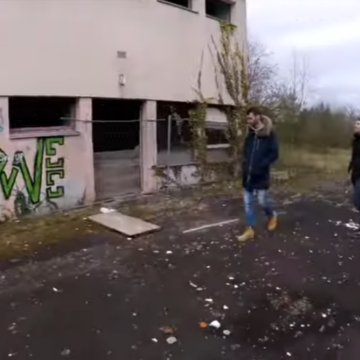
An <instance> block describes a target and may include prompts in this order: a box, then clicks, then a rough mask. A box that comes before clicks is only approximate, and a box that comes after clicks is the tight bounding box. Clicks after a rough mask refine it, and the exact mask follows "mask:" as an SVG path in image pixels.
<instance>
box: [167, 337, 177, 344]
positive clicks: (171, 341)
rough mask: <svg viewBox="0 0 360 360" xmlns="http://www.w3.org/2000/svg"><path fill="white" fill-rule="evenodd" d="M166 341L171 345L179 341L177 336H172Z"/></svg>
mask: <svg viewBox="0 0 360 360" xmlns="http://www.w3.org/2000/svg"><path fill="white" fill-rule="evenodd" d="M166 342H167V343H168V344H169V345H172V344H175V343H176V342H177V339H176V337H175V336H170V337H168V338H167V339H166Z"/></svg>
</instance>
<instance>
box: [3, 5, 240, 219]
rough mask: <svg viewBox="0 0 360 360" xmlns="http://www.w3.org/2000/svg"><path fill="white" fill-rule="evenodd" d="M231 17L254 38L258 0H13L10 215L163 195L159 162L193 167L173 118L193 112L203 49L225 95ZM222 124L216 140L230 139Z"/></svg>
mask: <svg viewBox="0 0 360 360" xmlns="http://www.w3.org/2000/svg"><path fill="white" fill-rule="evenodd" d="M219 20H227V21H229V22H231V23H233V24H235V25H236V26H237V29H238V31H237V33H238V36H239V41H240V42H243V43H244V39H245V38H246V0H102V1H101V0H73V1H62V0H47V1H41V0H33V1H28V0H2V1H1V2H0V29H1V32H2V33H3V34H6V36H4V37H3V39H2V43H3V52H2V54H1V65H0V79H1V81H0V187H1V189H0V213H4V212H5V213H6V214H9V216H10V215H11V214H16V215H21V214H22V213H28V212H32V211H37V212H46V211H48V210H49V209H50V210H51V209H55V208H69V207H73V206H76V205H81V204H86V203H91V202H93V201H94V200H95V199H105V198H112V197H115V196H117V195H121V194H126V193H131V192H139V193H140V192H143V193H151V192H154V191H156V190H157V189H158V187H159V184H158V181H157V179H156V176H155V175H154V167H156V166H169V165H184V166H185V165H191V156H190V155H187V153H186V151H182V150H181V149H182V146H186V145H184V144H183V143H182V139H180V140H179V138H178V134H177V133H176V132H177V130H176V129H177V127H176V126H172V125H170V133H169V126H168V125H169V121H171V120H170V118H169V117H170V115H171V114H174V113H176V114H177V116H178V117H179V119H180V121H181V119H186V118H187V117H188V111H189V109H190V107H191V106H192V104H191V103H192V102H193V101H194V99H195V98H196V94H195V92H194V87H195V86H196V79H197V76H198V73H199V69H200V63H201V59H202V58H203V61H202V91H203V93H204V95H205V96H206V97H208V98H216V97H217V91H218V89H217V87H216V82H215V77H214V64H213V60H212V57H211V55H210V52H209V44H211V38H212V37H214V39H218V38H219V33H220V30H219ZM208 119H209V124H214V123H215V124H216V123H218V122H220V123H221V122H224V121H225V120H224V115H223V113H222V112H221V111H220V110H219V108H218V107H216V106H215V105H214V106H213V107H210V108H209V109H208ZM175 123H176V121H175ZM211 129H213V130H214V131H213V132H212V134H213V138H214V139H215V140H214V144H211V143H210V144H209V150H211V149H217V148H221V147H222V146H223V145H224V146H226V144H224V140H221V139H223V137H222V136H221V134H220V135H219V134H217V133H216V125H215V126H213V128H212V126H210V125H209V133H210V134H211ZM169 137H170V140H171V141H172V149H171V152H169V149H168V144H169ZM209 137H211V136H210V135H209ZM219 139H220V140H219ZM177 147H178V148H179V149H180V150H179V151H178V152H177V151H176V149H177ZM169 154H170V155H169ZM183 180H184V181H185V182H186V181H188V180H186V177H185V178H184V179H183ZM190 182H191V181H190Z"/></svg>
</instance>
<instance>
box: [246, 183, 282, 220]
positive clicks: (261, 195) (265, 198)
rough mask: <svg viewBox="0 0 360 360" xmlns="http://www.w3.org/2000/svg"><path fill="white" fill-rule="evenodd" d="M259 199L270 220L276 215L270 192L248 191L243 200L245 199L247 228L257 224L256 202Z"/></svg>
mask: <svg viewBox="0 0 360 360" xmlns="http://www.w3.org/2000/svg"><path fill="white" fill-rule="evenodd" d="M255 197H257V200H258V203H259V205H260V206H261V207H262V209H263V210H264V212H265V215H266V216H267V217H268V218H271V217H272V216H275V215H276V212H275V210H274V209H273V207H272V205H271V199H270V196H269V191H268V190H254V191H247V190H244V192H243V198H244V208H245V221H246V226H251V227H253V226H255V223H256V215H255V210H254V200H255Z"/></svg>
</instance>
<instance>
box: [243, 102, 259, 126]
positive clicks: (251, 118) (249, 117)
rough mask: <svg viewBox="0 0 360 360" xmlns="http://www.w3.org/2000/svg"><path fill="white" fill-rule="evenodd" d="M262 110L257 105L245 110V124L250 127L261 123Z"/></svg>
mask: <svg viewBox="0 0 360 360" xmlns="http://www.w3.org/2000/svg"><path fill="white" fill-rule="evenodd" d="M261 116H262V112H261V110H260V109H259V108H257V107H255V106H254V107H251V108H249V109H248V110H247V112H246V121H247V124H248V125H249V126H251V127H255V128H256V127H258V126H259V125H260V124H261Z"/></svg>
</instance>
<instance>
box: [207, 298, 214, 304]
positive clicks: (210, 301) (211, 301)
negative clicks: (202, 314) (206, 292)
mask: <svg viewBox="0 0 360 360" xmlns="http://www.w3.org/2000/svg"><path fill="white" fill-rule="evenodd" d="M205 301H206V302H208V303H210V304H212V303H213V302H214V300H213V299H205Z"/></svg>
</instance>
